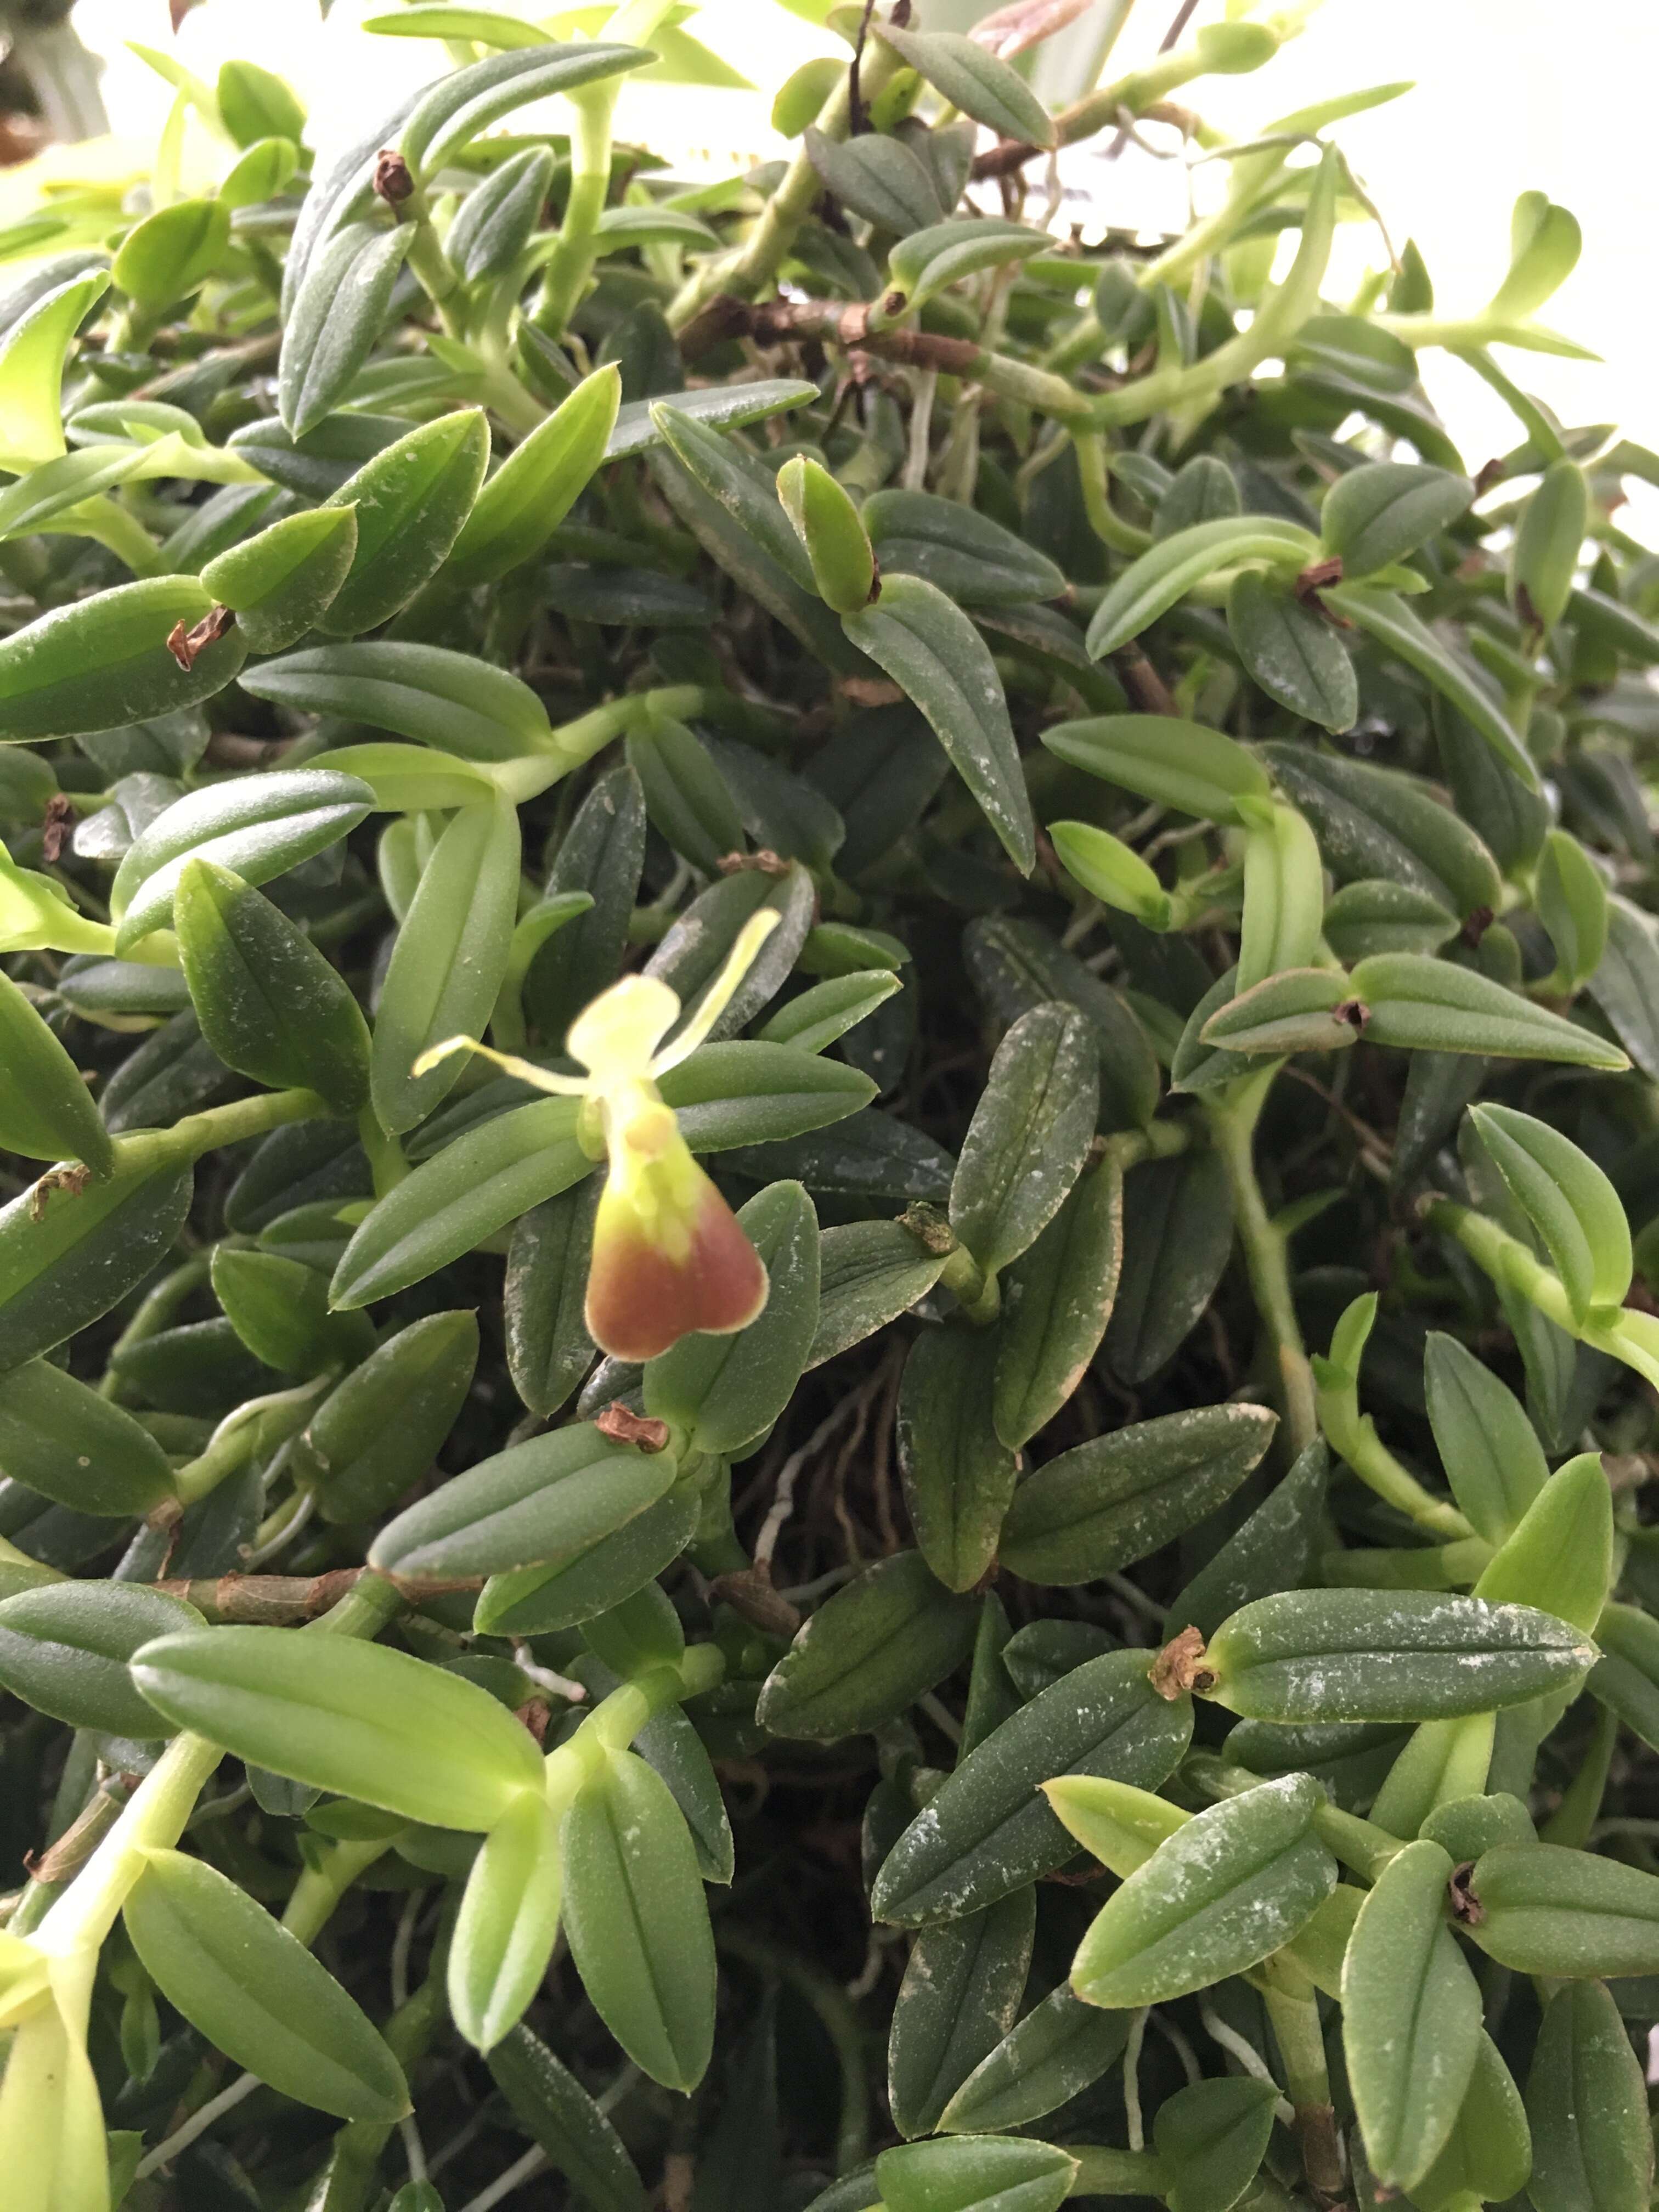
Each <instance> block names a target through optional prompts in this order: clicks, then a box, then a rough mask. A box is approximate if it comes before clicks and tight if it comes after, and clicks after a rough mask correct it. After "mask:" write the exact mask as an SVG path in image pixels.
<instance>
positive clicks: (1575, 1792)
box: [13, 1705, 1619, 1926]
mask: <svg viewBox="0 0 1659 2212" xmlns="http://www.w3.org/2000/svg"><path fill="white" fill-rule="evenodd" d="M1618 1741H1619V1717H1618V1715H1617V1714H1616V1713H1614V1712H1613V1711H1611V1710H1610V1709H1609V1708H1608V1707H1607V1706H1606V1705H1597V1707H1596V1708H1595V1728H1594V1729H1593V1730H1592V1732H1591V1735H1590V1740H1589V1744H1588V1745H1587V1746H1586V1747H1585V1749H1584V1751H1583V1753H1582V1754H1581V1755H1580V1758H1579V1761H1578V1767H1577V1772H1576V1773H1575V1774H1574V1776H1573V1778H1572V1780H1571V1782H1570V1783H1569V1784H1567V1786H1566V1789H1565V1790H1564V1791H1563V1793H1562V1796H1561V1802H1560V1803H1559V1805H1558V1806H1557V1807H1556V1808H1555V1810H1554V1812H1553V1813H1552V1814H1550V1817H1549V1819H1548V1820H1546V1821H1545V1823H1544V1825H1543V1826H1542V1827H1541V1829H1540V1830H1539V1831H1538V1833H1539V1837H1540V1839H1541V1841H1542V1842H1544V1843H1547V1844H1565V1845H1566V1846H1567V1847H1568V1848H1569V1849H1570V1850H1575V1851H1582V1850H1583V1849H1584V1847H1585V1845H1586V1844H1588V1843H1589V1839H1590V1831H1591V1830H1592V1829H1593V1828H1594V1827H1595V1818H1596V1815H1597V1814H1598V1813H1600V1811H1601V1798H1602V1795H1603V1792H1604V1791H1605V1790H1606V1789H1607V1774H1608V1771H1609V1770H1610V1769H1611V1767H1612V1765H1613V1747H1614V1745H1615V1744H1616V1743H1617V1742H1618ZM13 1925H14V1926H15V1925H16V1923H15V1922H14V1923H13Z"/></svg>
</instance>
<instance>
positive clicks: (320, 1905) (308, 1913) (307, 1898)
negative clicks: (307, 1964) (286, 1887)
mask: <svg viewBox="0 0 1659 2212" xmlns="http://www.w3.org/2000/svg"><path fill="white" fill-rule="evenodd" d="M391 1848H392V1838H391V1837H390V1836H374V1837H372V1838H368V1840H366V1841H364V1842H362V1843H356V1842H352V1843H337V1844H334V1845H333V1846H332V1848H331V1850H329V1851H328V1852H327V1853H326V1854H325V1857H324V1858H323V1861H322V1863H321V1864H320V1865H319V1866H311V1867H307V1869H305V1871H304V1873H303V1874H302V1875H301V1876H300V1879H299V1880H298V1881H296V1882H295V1885H294V1889H293V1893H292V1894H291V1895H290V1896H289V1900H288V1910H287V1911H285V1912H284V1913H283V1927H284V1928H286V1929H287V1930H288V1932H289V1935H290V1936H298V1937H299V1939H300V1941H301V1942H302V1943H303V1944H304V1945H305V1946H306V1947H307V1949H309V1948H310V1947H311V1945H312V1944H313V1943H314V1942H316V1941H317V1938H318V1937H319V1936H320V1935H321V1934H322V1932H323V1930H324V1929H325V1927H326V1926H327V1925H328V1923H329V1921H330V1920H331V1918H332V1917H333V1915H334V1911H335V1908H336V1906H337V1905H338V1904H339V1902H340V1899H342V1898H343V1896H344V1895H345V1893H346V1892H347V1890H349V1888H350V1887H351V1885H352V1883H353V1882H354V1881H356V1879H357V1877H358V1875H360V1874H362V1873H363V1872H365V1871H366V1869H368V1868H369V1867H372V1866H373V1865H374V1862H375V1860H376V1859H378V1858H380V1857H382V1856H383V1855H384V1854H385V1853H386V1851H388V1850H391Z"/></svg>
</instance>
